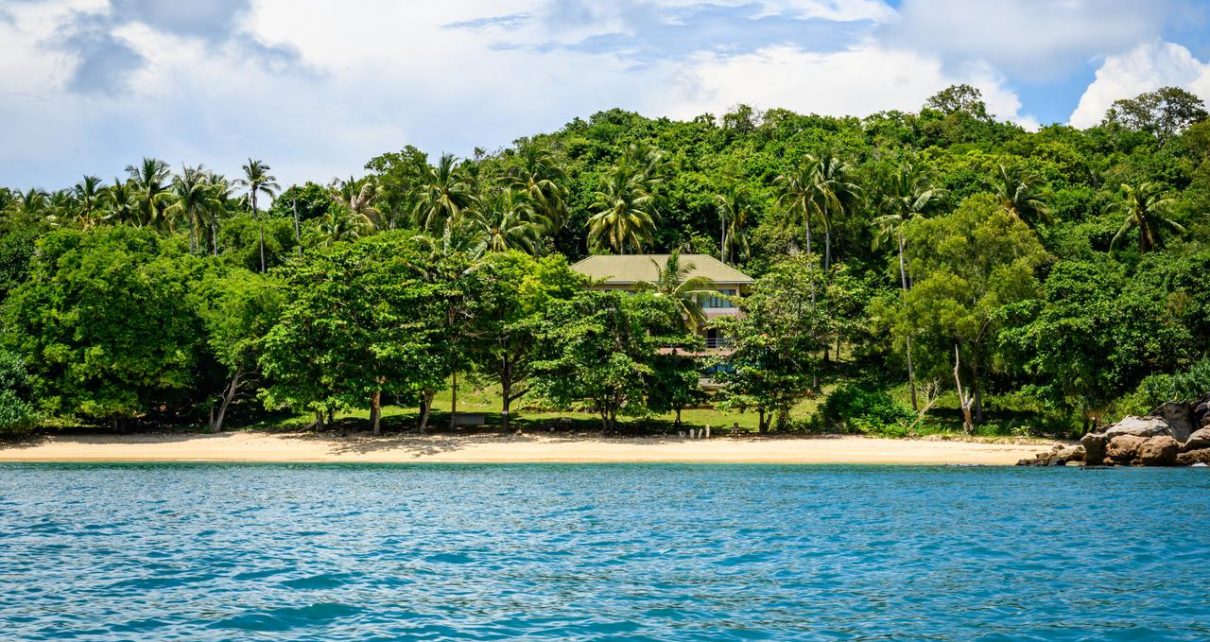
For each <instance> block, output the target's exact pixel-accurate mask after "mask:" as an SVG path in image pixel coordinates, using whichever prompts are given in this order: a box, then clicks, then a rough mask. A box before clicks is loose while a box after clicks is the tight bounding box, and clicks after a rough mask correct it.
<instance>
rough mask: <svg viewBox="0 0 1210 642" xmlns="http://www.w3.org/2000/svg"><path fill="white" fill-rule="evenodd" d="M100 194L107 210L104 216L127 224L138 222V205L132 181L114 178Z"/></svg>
mask: <svg viewBox="0 0 1210 642" xmlns="http://www.w3.org/2000/svg"><path fill="white" fill-rule="evenodd" d="M101 196H102V198H101V200H102V203H103V206H104V208H105V210H106V211H107V212H108V213H107V214H106V218H108V219H110V220H113V221H117V222H119V223H126V224H129V225H137V224H138V212H139V205H138V202H137V196H136V194H135V188H134V184H133V182H131V181H128V180H127V181H123V180H119V179H117V178H114V179H113V185H110V186H108V187H106V188H105V191H104V192H103V193H102V195H101Z"/></svg>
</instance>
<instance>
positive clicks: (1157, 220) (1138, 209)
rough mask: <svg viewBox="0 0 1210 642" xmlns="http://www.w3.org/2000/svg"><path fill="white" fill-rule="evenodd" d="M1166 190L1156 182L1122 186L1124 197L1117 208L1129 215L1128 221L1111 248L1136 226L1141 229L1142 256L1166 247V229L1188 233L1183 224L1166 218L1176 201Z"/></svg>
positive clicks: (1110, 244)
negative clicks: (1164, 234) (1164, 233)
mask: <svg viewBox="0 0 1210 642" xmlns="http://www.w3.org/2000/svg"><path fill="white" fill-rule="evenodd" d="M1162 189H1163V188H1162V186H1160V185H1159V184H1158V183H1152V182H1147V183H1142V184H1139V185H1130V184H1126V183H1123V184H1122V191H1121V196H1122V198H1121V200H1120V201H1118V203H1116V204H1115V205H1114V206H1113V209H1114V210H1116V211H1118V212H1120V213H1123V214H1125V215H1126V220H1124V221H1123V222H1122V227H1121V229H1119V230H1118V233H1117V234H1115V235H1114V236H1113V240H1112V241H1111V242H1110V243H1109V248H1110V249H1113V248H1114V247H1116V246H1117V244H1118V241H1119V240H1121V239H1122V237H1123V236H1125V235H1126V233H1127V232H1129V231H1130V230H1131V229H1133V228H1136V227H1137V228H1139V253H1140V254H1145V253H1147V252H1150V251H1151V250H1155V249H1158V248H1162V247H1164V236H1163V231H1164V229H1169V230H1173V231H1175V232H1180V233H1183V232H1184V231H1185V228H1184V227H1182V226H1181V225H1180V224H1179V223H1177V222H1176V221H1173V220H1172V219H1170V218H1168V217H1167V216H1165V214H1167V212H1168V209H1169V207H1171V205H1172V199H1171V198H1169V197H1168V196H1166V195H1164V194H1163V193H1162V192H1161V190H1162Z"/></svg>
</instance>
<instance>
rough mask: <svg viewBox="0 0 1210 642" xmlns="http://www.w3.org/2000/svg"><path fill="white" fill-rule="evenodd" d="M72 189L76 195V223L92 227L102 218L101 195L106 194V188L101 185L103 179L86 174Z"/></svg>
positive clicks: (88, 227) (86, 227) (85, 227)
mask: <svg viewBox="0 0 1210 642" xmlns="http://www.w3.org/2000/svg"><path fill="white" fill-rule="evenodd" d="M71 189H72V193H73V194H74V195H75V197H76V215H75V219H76V223H77V224H78V225H79V226H80V227H81V228H83V229H86V230H87V229H91V228H92V227H93V226H94V225H96V224H97V222H98V221H99V220H100V219H101V218H102V217H101V216H100V212H101V206H102V203H101V200H102V198H101V197H102V196H103V195H104V189H103V188H102V187H101V179H100V178H98V177H96V176H87V175H86V176H84V178H83V180H81V181H80V182H78V183H76V184H75V185H74V186H72V188H71Z"/></svg>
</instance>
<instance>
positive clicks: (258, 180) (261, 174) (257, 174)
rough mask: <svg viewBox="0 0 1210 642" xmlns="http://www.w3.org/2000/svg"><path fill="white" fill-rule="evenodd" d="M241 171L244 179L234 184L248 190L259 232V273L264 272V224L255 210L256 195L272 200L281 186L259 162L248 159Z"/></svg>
mask: <svg viewBox="0 0 1210 642" xmlns="http://www.w3.org/2000/svg"><path fill="white" fill-rule="evenodd" d="M242 169H243V170H244V177H243V178H241V179H238V180H237V181H236V184H237V185H240V186H243V187H246V188H248V197H249V199H250V200H251V201H252V218H254V219H256V225H257V227H258V228H259V230H260V271H261V272H264V271H265V224H264V222H263V221H261V218H260V212H259V211H258V210H257V207H256V197H257V195H258V194H264V195H265V196H268V197H269V198H273V196H274V195H275V194H277V190H278V189H280V188H281V186H280V185H278V184H277V178H275V177H274V176H272V175H271V174H269V170H270V169H271V168H270V167H269V166H268V165H266V164H265V163H263V162H261V161H258V160H252V159H251V158H249V159H248V162H247V163H246V164H245V165H244V166H243V168H242Z"/></svg>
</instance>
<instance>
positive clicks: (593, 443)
mask: <svg viewBox="0 0 1210 642" xmlns="http://www.w3.org/2000/svg"><path fill="white" fill-rule="evenodd" d="M1049 446H1050V442H1043V441H1034V442H1032V443H991V442H981V441H963V440H939V439H924V440H903V439H870V438H864V437H818V438H766V439H759V438H735V439H731V438H717V437H716V438H714V439H710V440H694V441H690V440H684V439H677V438H663V439H661V438H635V439H602V438H593V437H591V436H546V435H523V436H505V435H468V436H449V435H433V436H419V435H417V436H405V437H400V436H391V437H378V438H375V437H369V436H350V437H327V436H316V435H312V434H305V433H298V434H268V433H256V432H233V433H224V434H219V435H202V434H183V435H170V434H159V435H127V436H111V435H99V436H51V437H45V438H43V439H41V440H38V441H35V442H30V443H26V444H12V445H3V446H0V462H35V461H40V462H90V461H113V462H174V461H175V462H349V463H356V462H377V463H407V462H464V463H526V462H531V463H537V462H552V463H587V462H613V463H623V462H684V463H776V464H983V465H1009V464H1015V463H1016V462H1017V460H1019V459H1022V458H1026V457H1031V458H1032V456H1033V454H1034V453H1037V452H1041V451H1043V450H1046V449H1048V448H1049Z"/></svg>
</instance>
